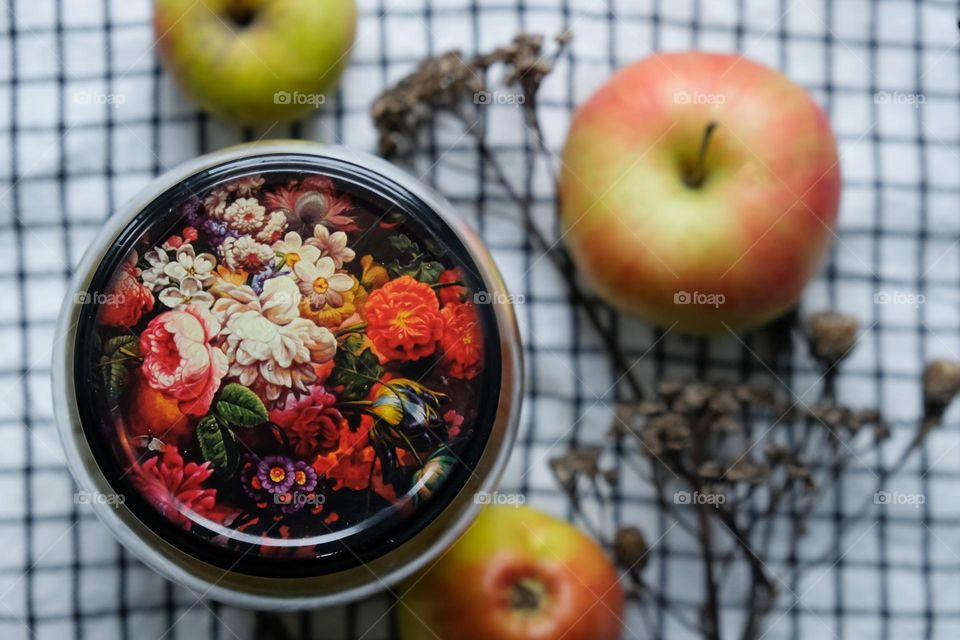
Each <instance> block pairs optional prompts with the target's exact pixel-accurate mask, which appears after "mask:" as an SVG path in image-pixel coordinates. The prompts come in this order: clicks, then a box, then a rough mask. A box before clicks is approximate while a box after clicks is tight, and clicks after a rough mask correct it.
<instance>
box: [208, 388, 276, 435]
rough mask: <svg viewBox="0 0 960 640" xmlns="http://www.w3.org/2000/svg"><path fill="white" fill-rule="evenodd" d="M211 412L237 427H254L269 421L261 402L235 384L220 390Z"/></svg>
mask: <svg viewBox="0 0 960 640" xmlns="http://www.w3.org/2000/svg"><path fill="white" fill-rule="evenodd" d="M213 412H214V413H215V414H216V416H217V417H218V418H220V419H221V420H223V421H224V422H226V423H227V424H231V425H234V426H237V427H255V426H257V425H259V424H263V423H264V422H266V421H267V420H269V419H270V416H269V415H268V414H267V407H266V406H264V404H263V400H261V399H260V397H259V396H258V395H257V394H255V393H254V392H253V391H251V390H250V389H248V388H246V387H245V386H243V385H242V384H237V383H236V382H234V383H231V384H228V385H226V386H225V387H223V389H221V390H220V393H219V394H218V395H217V398H216V399H215V400H214V402H213Z"/></svg>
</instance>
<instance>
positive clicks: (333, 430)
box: [270, 385, 347, 458]
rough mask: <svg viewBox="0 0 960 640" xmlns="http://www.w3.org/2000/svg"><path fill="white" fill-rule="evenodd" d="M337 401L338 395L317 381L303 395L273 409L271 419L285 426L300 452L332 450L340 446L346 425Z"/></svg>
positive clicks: (325, 451)
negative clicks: (341, 432) (306, 394)
mask: <svg viewBox="0 0 960 640" xmlns="http://www.w3.org/2000/svg"><path fill="white" fill-rule="evenodd" d="M336 401H337V398H336V396H334V395H333V394H332V393H329V392H328V391H327V390H326V389H324V388H323V387H322V386H319V385H318V386H315V387H313V389H311V391H310V395H308V396H306V397H304V398H301V399H295V398H293V397H292V396H291V397H289V398H287V401H286V404H285V405H284V406H283V407H282V408H280V409H274V410H273V411H271V412H270V419H271V420H272V421H274V422H275V423H277V425H279V426H280V428H281V429H283V430H284V432H285V433H286V434H287V437H289V438H290V442H291V443H292V444H293V446H294V451H295V452H296V454H297V455H298V456H301V457H304V458H306V457H310V456H314V455H317V454H318V453H321V454H324V453H329V452H331V451H333V450H334V449H336V448H337V445H338V444H339V442H340V431H341V430H342V429H345V428H347V427H346V420H345V419H344V417H343V415H341V413H340V412H339V411H338V410H337V409H336V407H334V406H333V405H334V404H335V403H336Z"/></svg>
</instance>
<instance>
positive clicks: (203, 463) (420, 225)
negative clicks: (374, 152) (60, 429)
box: [72, 153, 502, 577]
mask: <svg viewBox="0 0 960 640" xmlns="http://www.w3.org/2000/svg"><path fill="white" fill-rule="evenodd" d="M487 259H488V258H486V257H485V256H483V257H479V258H478V256H477V255H476V252H474V251H472V250H471V249H469V248H468V246H467V245H466V244H465V243H464V240H463V238H462V237H461V235H459V234H458V233H456V232H455V231H454V230H453V229H452V228H451V227H450V226H449V225H448V224H447V223H446V222H445V221H444V219H443V218H442V216H440V215H438V214H437V212H436V211H435V210H434V209H433V208H431V207H430V206H429V205H427V204H426V203H425V202H424V201H423V200H421V199H420V198H418V197H417V196H416V195H414V194H413V193H412V192H411V191H410V190H408V189H406V188H404V187H403V186H401V185H400V184H399V183H398V182H396V181H394V180H392V179H390V178H387V177H385V176H384V175H383V174H381V173H378V172H376V171H374V170H371V169H369V168H366V167H365V166H361V165H360V164H356V163H353V162H350V161H348V160H344V159H343V158H336V157H318V156H315V155H310V154H297V153H267V154H261V155H256V156H254V157H246V158H239V159H233V160H231V161H229V162H226V163H222V164H219V165H217V166H215V167H213V168H207V169H204V170H202V171H199V172H197V173H194V174H192V175H190V176H189V177H188V178H186V179H185V180H183V181H181V182H179V183H178V184H176V185H174V186H172V187H171V188H169V189H167V190H165V191H164V192H162V193H157V194H156V196H155V197H154V198H153V199H152V200H151V201H150V203H149V204H148V205H147V206H145V207H143V208H142V209H140V210H139V212H138V213H136V215H134V216H133V217H132V219H131V220H130V221H129V222H128V223H127V224H126V226H125V227H124V228H123V230H122V231H121V232H120V233H119V234H118V235H117V236H116V238H115V240H114V242H113V243H112V245H111V246H110V247H108V248H106V249H105V250H104V251H103V252H102V254H101V257H100V258H99V262H98V263H97V264H96V265H95V267H94V268H93V269H92V270H91V275H90V276H89V280H88V282H89V286H88V287H87V289H86V291H85V293H82V294H81V296H80V297H81V299H80V302H82V303H83V304H82V305H80V306H81V310H80V311H79V312H78V314H77V325H76V339H75V343H74V358H73V372H72V375H73V376H74V384H75V387H76V390H77V391H76V395H77V413H78V415H79V418H80V425H81V429H82V433H83V437H84V438H85V439H86V441H87V443H88V445H89V448H90V451H91V452H92V454H93V457H94V458H95V460H96V464H97V466H98V467H99V469H100V471H101V472H102V474H103V476H104V477H105V478H106V479H107V481H108V482H109V485H110V487H111V488H112V490H113V491H114V492H115V494H114V495H113V496H107V497H103V496H97V497H96V498H94V499H106V500H109V499H113V500H115V501H116V502H122V506H123V508H125V509H129V510H130V511H131V512H132V513H133V514H134V515H135V516H136V518H138V519H139V520H140V521H141V522H142V523H144V524H145V525H146V526H148V527H149V528H150V530H152V531H153V532H155V533H156V534H158V535H159V536H160V537H161V538H162V539H163V540H165V541H166V542H168V543H170V544H172V545H174V546H175V547H176V548H178V549H179V550H180V551H182V552H185V553H187V554H188V555H190V556H192V557H195V558H199V559H201V560H202V561H204V562H207V563H211V564H213V565H216V566H219V567H222V568H224V569H229V570H230V571H233V572H239V573H243V574H249V575H254V576H269V577H304V576H319V575H326V574H330V573H333V572H336V571H341V570H345V569H349V568H352V567H355V566H357V565H360V564H362V563H366V562H368V561H370V560H371V559H373V558H377V557H379V556H382V555H383V554H385V553H387V552H389V551H391V550H393V549H394V548H396V547H397V546H398V545H400V544H402V543H403V542H405V541H407V540H410V539H411V538H412V537H414V536H416V535H417V533H418V532H420V531H422V530H423V528H424V527H426V526H427V525H428V524H429V523H430V522H431V521H432V520H433V519H434V518H436V517H437V515H438V514H439V513H441V512H442V511H443V510H444V509H445V508H446V507H447V506H448V505H449V504H450V502H451V501H452V500H454V499H455V498H456V497H457V496H458V493H459V492H460V490H461V489H462V488H463V487H464V485H465V484H466V482H467V480H468V479H469V478H470V476H471V475H472V474H475V473H476V472H477V471H476V470H477V464H478V461H479V460H480V458H481V456H482V454H483V452H484V448H485V446H486V445H487V443H488V439H489V438H490V434H491V431H492V429H493V428H494V424H495V422H496V420H497V415H498V411H499V409H498V399H499V398H500V394H501V378H502V372H501V348H502V345H501V336H500V331H501V327H498V323H497V314H496V313H495V310H494V307H495V306H496V305H497V304H500V303H502V301H500V300H492V299H491V293H490V291H493V290H497V291H499V289H491V288H490V287H489V286H488V285H489V283H487V282H485V280H484V277H483V276H482V275H481V274H483V273H485V270H484V269H482V268H480V266H478V262H477V261H478V260H487ZM498 295H500V294H498ZM458 499H461V500H462V499H464V498H463V496H460V497H459V498H458Z"/></svg>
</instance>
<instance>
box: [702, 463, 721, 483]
mask: <svg viewBox="0 0 960 640" xmlns="http://www.w3.org/2000/svg"><path fill="white" fill-rule="evenodd" d="M697 475H698V476H700V477H701V478H703V479H704V480H719V479H720V478H721V477H722V476H723V465H722V464H720V463H719V462H717V461H716V460H707V461H706V462H704V463H703V464H701V465H700V466H699V467H697Z"/></svg>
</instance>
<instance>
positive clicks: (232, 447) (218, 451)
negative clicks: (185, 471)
mask: <svg viewBox="0 0 960 640" xmlns="http://www.w3.org/2000/svg"><path fill="white" fill-rule="evenodd" d="M197 441H198V442H199V443H200V453H202V454H203V459H204V460H207V461H209V462H210V466H212V467H213V469H214V471H216V472H217V473H222V474H223V475H225V476H227V477H229V476H232V475H233V474H234V473H236V471H237V467H238V466H239V464H240V451H239V449H238V448H237V441H236V439H235V438H234V435H233V432H232V431H230V429H228V428H227V427H224V426H223V425H221V424H220V423H219V422H218V421H217V419H216V418H215V417H214V416H211V415H207V416H204V417H203V418H201V419H200V422H199V423H198V424H197Z"/></svg>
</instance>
